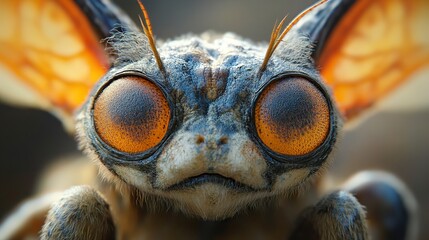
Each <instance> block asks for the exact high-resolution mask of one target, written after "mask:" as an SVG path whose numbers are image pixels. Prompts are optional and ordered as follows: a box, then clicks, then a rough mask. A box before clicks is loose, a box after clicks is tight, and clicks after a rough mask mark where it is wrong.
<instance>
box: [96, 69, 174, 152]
mask: <svg viewBox="0 0 429 240" xmlns="http://www.w3.org/2000/svg"><path fill="white" fill-rule="evenodd" d="M93 116H94V125H95V130H96V132H97V134H98V135H99V137H100V138H101V139H102V140H103V141H104V142H105V143H106V144H108V145H109V146H111V147H112V148H114V149H116V150H118V151H120V152H125V153H132V154H135V153H141V152H145V151H147V150H149V149H151V148H153V147H155V146H156V145H158V144H159V143H161V141H162V140H163V138H164V137H165V135H166V133H167V130H168V125H169V123H170V120H171V111H170V106H169V103H168V101H167V98H166V96H165V95H164V93H163V91H162V90H161V89H160V88H159V87H158V86H157V85H156V84H154V83H153V82H151V81H149V80H147V79H145V78H143V77H138V76H127V77H123V78H119V79H117V80H114V81H113V82H111V83H110V84H109V85H108V86H107V87H105V88H104V89H103V90H102V92H101V93H99V95H98V97H97V98H96V99H95V101H94V108H93Z"/></svg>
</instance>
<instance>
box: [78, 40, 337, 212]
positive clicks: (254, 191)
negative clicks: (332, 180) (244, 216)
mask: <svg viewBox="0 0 429 240" xmlns="http://www.w3.org/2000/svg"><path fill="white" fill-rule="evenodd" d="M229 38H231V42H229V41H230V39H229ZM195 41H196V43H197V44H194V42H195ZM195 41H194V42H193V44H192V46H189V44H190V43H189V41H184V40H183V41H182V39H179V40H173V41H171V42H167V43H166V45H163V46H161V47H160V54H161V55H162V56H163V60H164V64H165V67H166V71H167V72H168V79H166V80H165V82H163V80H162V76H160V74H159V70H158V69H151V67H154V66H152V65H154V64H152V65H150V64H149V65H148V64H147V63H148V61H146V60H141V61H137V62H135V63H131V64H129V65H127V67H124V68H123V69H120V68H118V69H115V70H114V71H115V72H112V73H110V75H106V77H105V79H104V80H103V81H104V83H105V84H100V85H99V88H100V89H99V90H98V92H96V95H95V96H93V98H92V99H91V100H92V102H91V101H89V102H90V103H92V104H93V105H90V106H87V108H86V111H87V112H86V114H88V116H86V119H85V121H86V122H85V125H86V126H91V127H95V128H94V129H92V130H91V131H90V132H87V133H86V134H87V135H88V139H90V140H91V141H92V145H91V146H90V149H89V150H90V151H91V152H93V154H94V155H96V154H98V156H97V157H98V158H99V159H100V160H101V162H102V163H103V164H104V165H105V166H107V167H109V169H110V171H111V172H112V173H114V174H117V176H118V177H119V179H122V180H123V181H124V182H126V183H127V184H131V185H133V186H134V187H136V188H137V189H139V190H140V191H141V192H142V193H144V194H148V195H150V196H154V197H159V198H160V199H162V200H166V201H168V202H169V203H171V204H172V205H171V206H173V207H174V208H176V209H180V210H181V211H183V212H190V213H192V214H195V215H198V216H203V217H204V218H207V219H217V218H224V217H225V216H232V215H233V214H234V213H236V212H237V211H239V210H240V209H243V208H246V207H248V206H250V205H252V204H253V203H256V202H257V201H259V200H260V201H265V198H271V197H275V196H284V194H283V193H287V192H288V191H289V190H291V189H292V188H293V189H295V188H296V187H297V186H298V185H301V183H302V182H304V181H305V180H306V179H307V178H308V176H309V170H308V169H309V168H307V167H306V166H304V165H303V166H301V165H300V166H299V169H297V168H296V166H295V165H288V163H287V162H280V161H277V160H275V159H274V158H272V157H271V155H270V154H268V152H267V149H266V148H263V147H261V144H260V142H259V140H258V137H260V135H256V134H254V132H252V131H253V129H252V128H251V127H252V125H251V124H253V122H252V119H251V118H252V116H253V115H252V110H254V108H253V106H254V103H253V101H254V100H255V99H261V97H259V98H257V94H259V92H258V89H259V88H260V86H261V84H263V82H267V81H271V82H272V83H275V82H277V83H278V85H279V86H280V88H279V89H280V90H277V91H274V90H273V92H267V93H265V95H266V96H267V99H268V97H271V98H272V99H271V100H269V101H268V100H266V103H264V104H260V105H261V106H263V107H265V108H266V107H267V106H269V105H270V104H267V103H270V102H271V103H277V102H279V101H278V99H279V98H280V100H281V98H286V99H287V98H288V97H291V98H295V99H289V100H288V101H283V102H285V103H283V104H277V105H275V106H273V109H265V110H264V111H263V113H264V114H265V115H261V116H262V118H263V117H266V116H272V117H270V118H266V119H265V120H264V121H268V120H269V121H271V122H270V125H271V126H272V132H274V131H275V132H278V133H276V134H277V135H283V136H286V137H287V138H288V139H292V140H290V141H293V140H294V139H295V138H302V137H303V135H304V137H305V135H306V134H307V132H310V131H312V129H313V127H314V126H315V125H317V124H318V122H320V121H319V119H318V118H323V116H324V115H323V116H319V115H317V114H314V113H315V112H318V111H319V110H322V112H323V109H324V106H325V105H326V104H327V103H326V100H325V98H324V96H323V94H322V93H321V91H320V90H319V89H318V88H317V87H315V86H314V85H312V83H311V82H309V81H308V80H306V79H299V78H298V79H297V80H290V79H289V80H288V81H286V80H285V82H288V83H283V81H280V80H275V81H273V80H271V79H273V78H274V76H278V74H279V72H280V73H281V72H288V71H292V70H294V71H295V69H294V65H288V63H287V61H280V60H279V61H270V64H269V65H268V68H267V70H266V71H265V72H264V74H263V75H262V76H261V79H259V78H256V74H257V71H258V68H259V66H260V63H261V61H262V59H263V53H264V48H263V47H260V46H259V45H256V46H255V45H254V44H252V43H250V42H247V41H245V40H243V39H239V38H237V37H235V36H230V35H225V37H224V38H221V39H218V40H216V39H211V40H207V39H199V40H198V39H197V40H195ZM205 41H207V42H205ZM287 44H288V43H284V44H282V47H283V46H287ZM224 45H226V46H224ZM306 46H307V45H306ZM195 48H201V49H199V50H198V49H197V50H195ZM207 49H208V50H207ZM190 50H192V51H190ZM194 50H195V51H194ZM193 54H194V55H195V56H194V55H193ZM282 60H283V59H282ZM280 62H281V64H280ZM276 64H279V65H278V66H277V65H276ZM305 64H306V63H304V65H305ZM142 68H143V69H144V75H145V76H152V78H154V79H151V80H154V81H150V80H148V79H145V78H144V77H140V75H138V74H137V75H136V76H134V75H131V76H126V77H123V78H120V77H118V76H119V75H118V74H117V73H118V72H121V71H122V72H124V71H127V72H131V71H132V69H136V72H138V73H140V71H142V70H141V69H142ZM274 70H275V71H274ZM303 74H306V75H310V76H315V78H316V77H317V73H311V72H305V73H303ZM121 76H122V75H121ZM154 76H159V77H160V78H159V79H158V78H156V77H154ZM157 81H160V82H162V86H163V88H162V89H161V88H159V86H158V84H157V83H158V82H157ZM261 81H263V82H261ZM283 84H284V86H281V85H283ZM267 86H268V87H267V89H268V88H273V89H274V88H276V87H275V86H274V85H270V84H268V85H267ZM265 90H266V89H265ZM270 91H271V90H270ZM283 92H286V93H287V94H282V93H283ZM164 93H167V94H165V95H164ZM262 94H263V93H262ZM276 95H278V96H276ZM276 98H277V100H276ZM304 100H306V101H307V102H305V101H304ZM324 104H325V105H324ZM271 105H273V104H271ZM302 106H305V107H304V108H301V107H302ZM170 107H171V110H170ZM282 107H288V108H290V109H288V110H287V111H283V110H284V109H282ZM255 109H256V108H255ZM154 110H156V111H154ZM328 112H329V111H328ZM91 114H93V115H91ZM172 118H174V124H171V126H170V120H171V119H172ZM299 118H300V119H306V120H299ZM154 119H156V121H155V120H154ZM88 121H93V122H92V123H93V124H92V123H90V122H88ZM282 122H289V125H286V126H284V124H281V123H282ZM328 122H329V119H328ZM274 125H275V126H274ZM322 128H323V127H322ZM151 129H155V130H153V131H152V130H151ZM157 129H161V130H160V131H158V130H157ZM167 130H168V131H169V132H168V133H167ZM154 132H155V133H160V134H156V135H158V136H157V137H156V138H151V136H153V133H154ZM316 132H317V131H316ZM321 132H323V131H321ZM255 133H256V132H255ZM91 134H92V135H91ZM166 134H168V137H165V135H166ZM97 137H99V138H100V139H101V141H102V142H97V141H100V139H98V138H97ZM280 137H281V139H280V140H282V139H284V138H285V137H282V136H280ZM280 137H279V136H277V138H280ZM323 139H324V138H323ZM103 143H105V144H107V145H109V146H110V147H112V148H113V149H114V150H116V152H112V153H110V152H109V149H108V148H103V150H105V152H103V154H100V152H98V151H97V150H98V147H100V146H101V147H105V146H103V145H100V144H103ZM156 146H162V147H157V148H155V150H154V151H153V152H152V151H150V152H148V154H147V155H143V154H142V155H140V154H139V153H142V152H144V151H147V150H148V149H150V148H154V147H156ZM313 147H314V146H313ZM117 152H124V153H127V154H117ZM136 153H137V154H136ZM130 156H132V157H130ZM119 157H120V159H118V158H119ZM140 157H141V159H140ZM137 158H138V159H137ZM206 176H207V178H205V179H202V178H201V179H197V180H198V181H194V182H193V181H191V180H192V179H193V178H199V177H206ZM184 182H185V183H191V184H188V185H186V184H184V185H183V186H184V187H182V188H177V189H175V188H172V186H175V185H180V184H181V183H184Z"/></svg>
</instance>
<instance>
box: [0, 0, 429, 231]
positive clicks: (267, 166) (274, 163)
mask: <svg viewBox="0 0 429 240" xmlns="http://www.w3.org/2000/svg"><path fill="white" fill-rule="evenodd" d="M2 4H4V6H10V5H8V3H7V2H4V3H2ZM20 4H22V5H24V6H31V2H22V3H20ZM26 4H27V5H26ZM104 4H108V3H105V2H98V1H87V2H84V3H82V2H79V1H77V2H76V5H74V3H68V2H66V1H58V3H54V2H49V1H46V5H47V6H50V7H51V8H47V9H55V7H57V8H58V7H60V11H59V12H58V11H54V10H52V11H53V13H55V14H54V15H53V16H56V18H54V19H56V21H49V18H47V20H48V21H47V22H46V24H47V26H48V27H47V32H48V33H50V34H53V36H54V37H58V36H64V39H60V40H61V41H59V40H58V39H56V38H54V39H55V41H54V42H53V43H57V42H58V43H60V45H59V46H58V47H57V46H56V45H55V44H52V43H51V44H52V45H51V44H49V45H48V43H47V42H45V41H41V42H37V41H35V43H37V44H41V45H40V46H39V45H36V46H32V45H31V43H32V42H31V41H29V43H28V44H29V45H30V46H31V47H32V48H30V49H28V53H27V55H25V56H24V59H25V61H26V62H25V63H28V62H29V63H30V64H28V65H29V66H27V67H29V68H21V67H22V65H23V64H22V62H21V61H19V60H22V59H20V58H19V53H21V52H20V51H19V50H18V51H13V54H10V51H11V50H14V49H13V48H10V47H9V45H4V46H8V47H3V48H2V49H1V50H2V51H1V53H2V54H3V55H2V58H1V59H2V60H3V62H2V63H3V65H2V66H6V67H9V68H8V69H6V70H9V71H10V72H11V73H13V74H15V75H13V76H18V78H19V79H16V77H15V78H14V77H9V78H6V79H5V80H3V81H10V80H13V81H10V82H11V83H10V84H12V85H14V84H21V87H22V85H24V86H27V92H26V95H25V96H26V97H28V96H32V97H33V99H31V101H26V102H24V104H25V103H33V104H34V103H36V104H37V103H39V102H40V101H35V100H34V98H37V96H39V97H40V96H43V100H42V103H43V104H42V105H39V107H45V108H48V109H49V110H50V111H54V112H55V113H56V114H57V115H58V116H60V118H61V119H62V120H63V121H64V123H65V125H66V126H71V125H74V123H73V118H72V117H73V116H72V115H73V114H72V113H73V112H74V111H77V113H76V118H75V119H76V124H77V126H78V127H77V132H78V135H79V136H80V142H81V145H82V148H83V149H84V150H85V151H86V152H87V154H88V155H89V156H90V158H92V160H94V161H95V162H96V163H97V164H98V166H99V168H100V171H101V176H102V177H103V178H104V181H102V182H97V180H94V181H95V183H93V187H94V188H88V187H77V188H73V189H71V190H69V191H66V192H65V193H62V194H59V198H60V199H61V200H60V201H57V197H58V196H57V195H49V196H48V197H46V198H42V199H36V200H30V202H29V204H30V205H29V206H32V208H33V209H36V210H38V209H39V208H35V207H34V206H36V205H31V204H35V203H38V204H39V205H38V206H40V212H42V213H44V212H47V211H48V210H49V208H50V209H51V210H50V213H49V215H48V218H47V220H46V221H41V222H45V224H44V227H43V231H42V232H43V233H42V236H43V237H45V238H64V237H65V236H64V235H62V234H66V235H67V236H69V237H70V236H74V237H75V238H79V239H80V238H88V239H94V238H96V237H100V238H106V237H107V236H114V235H116V236H117V237H118V238H125V239H127V238H140V237H143V236H146V237H147V238H149V239H152V238H155V237H157V238H161V239H164V238H168V237H169V238H173V237H174V238H177V237H178V236H180V237H183V238H187V239H188V238H210V237H218V238H234V239H237V238H238V237H237V236H240V238H252V237H255V236H263V238H264V239H269V238H273V239H278V238H279V239H284V238H286V237H292V238H303V239H309V238H310V237H313V238H316V239H319V238H322V239H333V238H337V239H353V238H356V239H363V238H366V236H367V229H366V223H365V220H364V215H363V211H362V207H361V205H360V204H359V203H358V202H357V201H356V199H355V198H354V197H352V195H350V194H348V193H347V192H334V193H329V194H328V195H325V196H323V195H318V193H317V192H316V186H317V185H315V183H314V181H313V180H314V179H315V178H316V177H317V176H316V175H318V174H319V173H320V172H322V171H323V168H324V166H326V163H327V162H329V160H328V156H329V155H330V152H331V150H332V148H333V145H334V144H335V141H336V138H337V134H338V132H339V130H340V128H341V124H340V122H341V121H342V117H341V116H345V117H346V118H345V119H350V118H353V117H356V116H357V115H358V114H360V113H361V110H363V109H365V108H367V107H369V106H371V105H372V104H373V103H374V102H375V101H377V100H378V99H380V98H381V97H383V96H384V95H385V93H387V92H388V91H390V90H391V89H392V88H393V87H394V86H396V85H397V84H399V83H400V82H401V81H403V80H405V79H406V77H408V75H409V74H410V73H411V72H414V71H415V70H417V69H418V68H419V67H421V66H424V65H425V64H427V62H428V59H427V56H428V54H427V51H428V47H427V46H428V44H427V40H426V39H425V37H424V35H423V36H421V35H419V34H422V33H424V31H423V30H421V29H420V28H418V27H422V26H423V25H424V24H422V26H420V25H418V24H417V23H420V22H419V21H422V19H420V18H419V16H421V13H420V12H419V11H418V10H419V9H427V6H426V3H424V2H418V1H416V2H415V3H414V5H413V7H411V8H405V7H403V6H404V5H403V4H404V3H402V2H399V1H398V2H393V3H392V2H390V3H384V4H383V3H382V2H381V1H380V2H371V1H360V2H358V3H354V2H349V1H328V2H326V3H321V4H320V5H317V6H315V7H314V8H310V9H309V10H308V11H306V12H304V13H303V14H302V15H300V16H299V17H297V18H296V20H295V21H293V23H292V24H291V25H289V26H290V27H291V28H289V27H286V30H284V31H283V30H282V28H281V26H282V24H281V23H280V24H279V25H276V28H275V29H274V30H273V34H272V38H271V40H270V42H269V44H268V46H267V45H258V44H254V43H251V42H249V41H246V40H243V39H241V38H240V37H237V36H235V35H231V34H227V35H211V34H205V35H202V36H187V37H182V38H179V39H176V40H172V41H167V42H165V43H163V44H162V45H158V46H157V47H155V39H154V38H153V33H152V29H151V25H150V24H149V22H148V19H147V18H146V17H144V18H143V20H142V22H143V26H145V27H144V34H143V33H141V32H140V31H139V30H138V27H136V26H135V25H133V24H132V23H131V22H130V21H129V20H128V19H127V18H126V17H124V16H123V15H117V12H116V11H114V9H115V8H114V7H113V5H110V4H108V5H104ZM82 5H86V8H83V7H82ZM374 6H375V7H374ZM398 7H399V9H406V11H409V12H407V13H408V15H412V16H415V18H416V20H415V21H416V22H417V23H415V22H413V23H412V24H411V23H409V24H408V25H407V24H406V23H407V22H405V23H404V29H406V30H408V31H411V30H414V31H411V33H410V34H409V35H407V36H410V38H407V39H405V40H404V39H402V38H399V39H397V38H396V36H397V35H395V32H389V31H386V32H383V33H384V34H381V35H378V34H376V33H378V28H376V29H372V30H374V31H375V33H374V32H371V31H369V30H371V28H369V29H368V27H370V26H371V25H368V23H367V22H366V21H365V20H367V21H369V22H370V23H371V21H377V20H379V19H377V16H379V15H378V14H379V13H380V11H381V13H386V14H387V15H388V16H390V15H389V14H393V16H396V17H398V16H397V15H396V12H395V11H391V12H390V11H388V10H392V9H398ZM401 7H403V8H401ZM2 9H7V8H2ZM29 9H31V7H29ZM80 9H85V11H86V12H85V14H82V12H81V10H80ZM366 9H368V10H366ZM61 10H62V11H61ZM96 10H97V11H96ZM10 12H13V11H10ZM61 13H62V14H61ZM2 16H6V15H5V14H2ZM30 16H31V15H30ZM48 16H51V15H48ZM61 16H63V17H65V18H66V19H72V20H73V21H72V22H67V21H66V20H64V22H65V23H70V25H67V24H65V25H64V26H65V27H67V26H68V27H70V26H71V28H65V29H66V30H70V29H72V30H73V26H74V27H76V26H79V30H80V31H79V32H78V35H77V36H75V35H73V34H76V33H77V32H75V31H72V30H70V32H71V34H64V32H62V31H57V32H56V31H55V30H64V29H62V28H61V27H64V26H63V25H61V24H59V25H58V26H57V25H55V24H53V23H55V22H57V23H63V22H62V21H61ZM86 16H89V17H86ZM144 16H146V14H144ZM393 16H392V19H393V20H395V19H396V18H394V17H393ZM399 16H400V15H399ZM374 18H375V20H374ZM10 19H12V17H11V18H10ZM42 19H44V18H42ZM58 19H60V20H58ZM91 19H92V20H94V19H95V20H97V21H95V20H94V21H92V22H91ZM382 19H385V18H382ZM387 19H390V18H387ZM393 20H392V21H393ZM29 21H30V22H31V19H29ZM117 23H120V24H121V26H122V27H121V28H119V29H117V30H116V33H114V34H113V36H111V30H112V28H113V26H114V25H116V24H117ZM49 24H53V25H49ZM43 26H46V25H43ZM277 26H278V27H277ZM375 26H376V27H379V28H382V27H383V25H382V26H380V25H375ZM416 28H417V30H421V31H417V30H416ZM32 29H39V27H38V26H36V27H34V28H32ZM362 29H365V31H363V30H362ZM382 29H383V28H382ZM395 29H396V28H395ZM7 30H8V29H6V30H5V31H4V32H3V34H4V36H3V35H2V37H3V38H2V39H7V37H8V35H7V33H8V31H7ZM44 30H46V29H44ZM367 31H369V34H368V35H365V34H364V33H366V32H367ZM12 32H13V31H12ZM58 32H59V33H62V34H60V35H55V33H58ZM65 33H69V32H67V31H65ZM283 33H285V34H284V35H283ZM347 33H348V34H349V35H348V34H347ZM35 34H36V35H35V36H34V39H36V40H37V36H38V35H37V33H35ZM373 34H375V35H373ZM389 34H392V35H389ZM356 35H358V36H360V37H356ZM48 36H49V35H48ZM390 36H392V37H390ZM67 37H69V38H67ZM105 37H110V38H109V40H108V43H109V45H110V47H111V48H112V49H113V51H111V52H110V53H112V54H110V55H109V57H106V56H107V55H105V53H104V51H103V48H101V47H100V46H99V44H98V39H100V38H105ZM371 37H374V38H371ZM76 39H78V40H79V39H80V40H82V41H80V42H79V41H78V42H77V43H76V42H73V41H74V40H76ZM368 39H369V40H371V41H369V40H368ZM397 40H398V41H399V40H403V41H404V42H401V41H399V42H396V41H397ZM368 41H369V42H368ZM9 43H10V42H9ZM25 43H27V42H25ZM61 43H67V44H66V46H67V47H64V45H61ZM43 44H46V45H43ZM24 45H25V44H24ZM12 46H13V45H12ZM74 46H79V47H81V48H77V49H78V50H82V49H85V51H77V50H76V49H74V48H73V47H74ZM380 46H381V50H383V51H381V50H380V49H379V48H377V47H380ZM43 47H48V49H49V50H50V51H53V53H55V54H46V55H44V54H41V53H40V51H37V50H40V48H43ZM340 47H341V48H340ZM395 47H396V48H399V51H396V52H395V51H394V52H393V56H391V55H390V54H392V49H396V48H395ZM338 49H341V50H342V51H339V50H338ZM344 49H345V50H347V51H346V52H345V53H344V52H343V50H344ZM356 49H359V51H356ZM8 51H9V52H8ZM379 51H381V54H382V55H381V57H380V55H378V54H376V53H379ZM385 51H386V54H387V55H384V53H385ZM76 52H77V53H79V54H75V53H76ZM398 52H399V53H401V54H402V55H400V54H399V53H398ZM42 53H45V52H43V51H42ZM48 53H49V52H48ZM58 55H59V56H62V58H59V57H58V59H57V58H56V57H57V56H58ZM11 56H15V57H16V58H11ZM103 56H104V57H103ZM368 56H369V57H368ZM404 56H406V57H404ZM390 58H391V59H390ZM386 59H387V60H388V61H387V60H386ZM61 60H70V61H71V62H67V64H63V65H61V63H63V62H62V61H61ZM79 60H83V61H84V63H86V64H83V65H82V64H79V62H80V63H82V62H81V61H79ZM405 60H406V61H405ZM367 61H370V62H369V63H368V62H367ZM16 63H18V65H14V64H16ZM42 63H45V64H42ZM48 63H49V64H48ZM38 64H41V66H39V65H38ZM46 64H48V65H49V66H53V68H52V71H54V70H58V69H59V70H61V71H59V72H58V71H57V72H50V71H48V70H46V69H47V68H46ZM110 64H111V65H112V66H110ZM382 64H386V65H382ZM374 65H376V66H377V68H376V69H374V67H373V66H374ZM24 66H26V65H24ZM64 66H65V67H64ZM109 66H110V67H109ZM338 66H339V67H338ZM17 67H19V68H17ZM71 67H76V68H74V69H71ZM108 67H109V70H108V71H107V73H106V72H105V71H106V68H108ZM87 68H89V69H87ZM319 68H320V69H321V73H319V71H318V69H319ZM356 68H357V69H358V70H356ZM85 69H87V70H88V71H85ZM397 69H400V70H401V72H396V71H395V72H393V73H392V72H389V70H397ZM32 70H33V71H32ZM34 70H45V71H47V72H48V73H49V74H48V76H50V78H49V77H46V76H43V75H42V77H40V74H43V73H46V72H44V71H40V72H37V71H34ZM376 70H378V71H376ZM84 73H86V74H87V75H84ZM82 76H83V77H82ZM101 76H103V77H101ZM368 76H369V78H366V77H368ZM100 77H101V80H99V78H100ZM45 78H46V79H47V80H48V81H51V82H49V84H46V86H48V87H46V86H45V85H44V84H41V83H44V82H43V81H46V80H44V79H45ZM374 79H377V80H374ZM8 83H9V82H8ZM38 83H39V84H40V85H37V84H38ZM45 83H46V82H45ZM366 83H368V84H369V85H367V84H366ZM2 84H5V83H4V82H2ZM25 84H28V85H25ZM32 84H33V85H32ZM361 84H362V85H361ZM3 86H5V85H3ZM14 86H15V85H14ZM2 89H3V90H4V89H5V88H3V87H2ZM21 89H22V88H21ZM90 89H92V90H91V93H89V94H88V91H90ZM29 90H30V91H29ZM34 90H35V91H34ZM371 91H374V92H371ZM2 93H3V92H2ZM8 93H9V95H5V94H8ZM10 93H14V91H7V92H5V93H3V95H5V96H6V97H5V98H7V99H9V100H10V97H15V99H14V100H13V101H15V102H16V101H17V100H21V103H22V102H23V101H25V100H26V99H16V97H17V96H16V95H15V94H12V96H11V94H10ZM21 96H22V95H21ZM85 99H86V100H85ZM27 100H28V99H27ZM82 103H83V106H82V107H81V108H80V106H81V104H82ZM149 106H150V107H149ZM78 108H79V109H78ZM346 121H348V120H346ZM70 129H73V128H72V127H70ZM361 176H362V175H361ZM371 176H373V177H372V178H370V177H368V178H365V179H362V178H360V179H359V178H355V181H357V184H358V185H357V186H352V185H351V182H349V185H348V189H346V190H349V191H351V192H353V193H355V194H356V196H357V197H358V199H360V201H363V202H364V200H365V199H364V197H372V199H371V201H370V203H374V204H375V208H377V207H379V206H386V205H387V206H388V204H387V203H391V202H390V201H394V200H398V199H399V200H398V201H403V203H402V204H400V203H399V204H398V203H391V204H392V205H393V209H389V211H386V212H381V213H380V215H376V216H375V218H372V219H371V221H370V222H371V223H372V225H369V227H370V229H371V232H373V233H376V234H377V233H378V234H380V235H381V236H383V234H385V236H384V237H385V238H386V239H392V238H393V237H392V235H393V236H396V237H401V238H404V237H405V235H406V234H409V232H410V231H409V226H410V223H409V222H410V221H411V220H410V221H409V222H407V223H404V222H401V221H403V220H404V219H406V218H405V217H404V216H405V215H407V214H409V213H408V211H409V209H407V207H408V205H407V203H406V200H407V199H409V198H411V196H408V195H407V194H406V193H404V192H402V191H400V187H398V186H400V184H399V183H398V184H397V183H395V181H393V182H392V181H391V180H390V179H391V178H390V177H384V176H385V175H377V174H373V175H371ZM356 179H357V180H356ZM368 180H369V182H365V181H368ZM368 184H369V186H368ZM371 184H373V185H371ZM305 186H307V188H306V187H305ZM376 187H379V188H381V189H382V190H385V191H391V192H392V193H393V195H394V196H396V197H393V198H384V197H383V196H377V195H375V196H374V194H372V193H373V192H372V191H371V190H374V189H375V188H376ZM93 189H97V191H98V192H95V190H93ZM368 192H369V193H368ZM298 193H300V194H298ZM99 194H100V195H99ZM371 194H372V195H371ZM77 196H78V197H77ZM101 196H102V197H101ZM44 199H45V200H46V201H41V200H44ZM51 199H55V201H54V205H53V207H50V204H51V202H50V200H51ZM37 200H39V202H37ZM44 203H45V204H46V205H44ZM107 204H108V205H107ZM363 204H365V202H364V203H363ZM86 206H89V207H88V208H86ZM107 206H110V208H108V207H107ZM306 207H310V208H308V209H307V210H304V209H305V208H306ZM324 209H329V210H326V211H324ZM367 210H368V213H369V214H370V213H371V212H372V210H374V208H371V205H367ZM390 211H393V212H395V213H398V214H403V215H400V216H402V217H403V218H401V217H399V218H393V220H394V222H395V224H397V225H396V228H395V229H389V228H388V227H387V226H384V225H383V224H382V220H383V219H384V218H386V216H385V214H388V213H389V212H390ZM401 211H403V212H401ZM40 212H37V211H36V212H32V213H34V214H33V215H27V218H26V219H24V220H26V221H24V223H28V224H30V223H33V222H32V221H33V220H35V219H38V217H39V216H40V215H37V214H38V213H40ZM404 212H405V213H404ZM42 215H43V214H42ZM15 216H19V215H15ZM368 216H371V215H368ZM13 217H14V215H12V217H11V218H13ZM372 217H374V216H372ZM61 219H69V220H71V221H73V219H78V221H74V222H72V223H69V222H67V224H64V222H62V221H61ZM344 221H351V222H352V224H351V225H347V226H346V225H345V224H344ZM34 222H37V223H39V222H40V221H34ZM316 223H317V224H316ZM22 226H28V225H26V224H23V225H22ZM317 226H323V227H322V228H319V227H317ZM40 228H42V227H41V226H40ZM71 228H73V229H71ZM161 228H162V229H171V231H170V232H167V231H163V230H161ZM22 229H25V227H23V228H22ZM30 230H31V229H30ZM38 230H39V228H37V230H36V232H38ZM20 233H22V232H17V234H20ZM25 233H26V234H27V233H28V234H37V233H34V232H31V231H30V232H25ZM306 234H307V235H306ZM308 235H310V236H308Z"/></svg>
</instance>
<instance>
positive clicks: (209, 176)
mask: <svg viewBox="0 0 429 240" xmlns="http://www.w3.org/2000/svg"><path fill="white" fill-rule="evenodd" d="M209 183H211V184H217V185H221V186H224V187H226V188H229V189H233V190H238V191H240V192H253V191H256V189H254V188H253V187H251V186H249V185H246V184H244V183H240V182H237V181H236V180H234V179H232V178H229V177H225V176H222V175H220V174H217V173H203V174H200V175H198V176H194V177H190V178H187V179H185V180H183V181H181V182H179V183H176V184H174V185H172V186H170V187H168V188H167V189H166V190H167V191H174V190H184V189H188V188H195V187H197V186H199V185H203V184H209Z"/></svg>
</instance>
